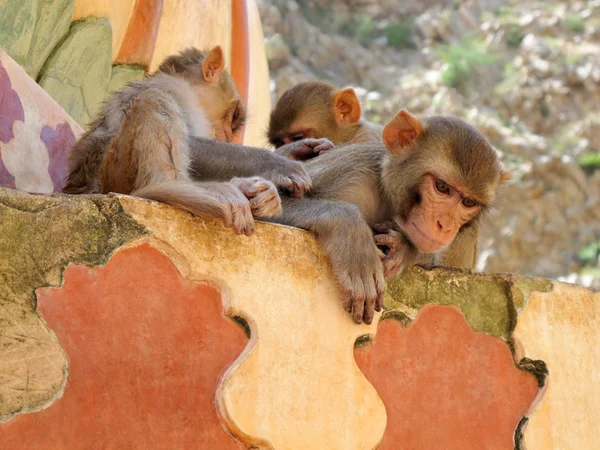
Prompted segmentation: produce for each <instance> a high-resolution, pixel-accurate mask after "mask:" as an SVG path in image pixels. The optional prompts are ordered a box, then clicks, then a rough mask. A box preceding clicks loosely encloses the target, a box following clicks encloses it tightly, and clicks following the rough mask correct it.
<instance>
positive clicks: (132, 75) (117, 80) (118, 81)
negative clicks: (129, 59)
mask: <svg viewBox="0 0 600 450" xmlns="http://www.w3.org/2000/svg"><path fill="white" fill-rule="evenodd" d="M145 74H146V72H144V69H142V68H140V67H137V66H129V65H125V64H123V65H118V66H113V69H112V75H111V77H110V83H109V84H108V92H109V93H111V92H114V91H118V90H119V89H122V88H124V87H125V86H126V85H127V83H129V82H131V81H135V80H141V79H142V78H144V76H145Z"/></svg>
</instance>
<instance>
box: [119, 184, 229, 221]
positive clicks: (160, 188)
mask: <svg viewBox="0 0 600 450" xmlns="http://www.w3.org/2000/svg"><path fill="white" fill-rule="evenodd" d="M131 195H135V196H136V197H141V198H146V199H149V200H156V201H159V202H163V203H167V204H169V205H172V206H176V207H179V208H182V209H184V210H186V211H188V212H191V213H192V214H194V215H195V216H200V217H208V218H215V217H218V218H221V219H224V220H227V217H228V214H227V210H226V208H225V205H224V204H223V203H222V202H220V201H219V199H218V198H217V197H216V196H215V195H214V194H212V193H211V191H210V190H209V189H205V188H203V187H202V186H200V185H199V184H198V183H194V182H191V181H169V182H164V183H157V184H152V185H149V186H144V187H142V188H140V189H137V190H135V191H133V192H132V193H131Z"/></svg>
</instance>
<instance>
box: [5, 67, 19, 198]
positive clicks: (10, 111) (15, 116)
mask: <svg viewBox="0 0 600 450" xmlns="http://www.w3.org/2000/svg"><path fill="white" fill-rule="evenodd" d="M17 120H20V121H21V122H24V121H25V111H24V110H23V104H22V103H21V99H20V98H19V94H17V91H15V90H14V89H13V88H12V87H11V83H10V77H9V76H8V72H7V71H6V69H5V68H4V67H3V66H2V64H0V142H2V143H4V144H7V143H8V142H9V141H10V140H11V139H13V138H14V137H15V135H14V133H13V124H14V123H15V122H16V121H17ZM0 148H1V146H0ZM0 186H3V187H10V188H15V187H16V186H15V177H14V176H13V175H12V174H11V173H10V172H9V171H8V169H7V168H6V166H5V165H4V162H2V154H1V153H0Z"/></svg>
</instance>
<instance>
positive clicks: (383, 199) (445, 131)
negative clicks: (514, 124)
mask: <svg viewBox="0 0 600 450" xmlns="http://www.w3.org/2000/svg"><path fill="white" fill-rule="evenodd" d="M382 138H383V142H382V143H366V144H351V145H348V146H344V147H340V148H336V149H334V150H331V151H328V152H326V153H325V154H324V155H322V156H319V157H318V158H313V159H310V160H308V161H307V162H306V163H305V165H306V167H307V168H308V173H309V174H310V176H311V178H312V181H313V188H312V190H311V191H310V192H308V193H307V196H306V197H305V198H302V199H299V198H289V197H282V202H283V213H282V215H280V216H278V217H277V218H275V219H272V221H275V222H278V223H283V224H287V225H293V226H297V227H300V228H305V229H307V230H310V231H312V232H314V233H315V234H316V236H317V240H318V241H319V242H320V244H321V245H322V247H323V249H324V251H325V252H326V254H327V255H328V257H329V259H330V261H331V265H332V268H333V271H334V274H335V276H336V277H337V279H338V281H339V283H340V285H341V287H342V290H343V292H344V300H343V306H344V308H345V309H346V310H347V311H349V312H352V315H353V318H354V321H355V322H357V323H361V322H363V321H364V322H365V323H371V322H372V320H373V316H374V312H375V311H380V310H381V309H382V307H383V296H384V291H385V275H388V276H391V275H393V274H394V273H396V272H398V271H399V270H402V269H403V268H406V267H410V266H412V265H414V264H417V263H418V264H422V265H432V264H436V263H437V259H438V258H439V257H440V256H442V255H443V254H444V252H449V251H460V249H455V248H453V247H454V246H461V245H463V244H464V241H463V236H464V235H468V234H469V233H470V230H471V228H472V227H473V226H474V225H475V224H476V223H477V221H478V219H479V218H480V217H481V216H482V215H483V214H485V212H486V211H487V210H488V208H490V207H491V206H492V204H493V202H494V198H495V193H496V190H497V188H498V186H499V184H500V183H501V182H503V181H504V180H505V179H507V178H508V176H507V174H506V173H504V172H503V171H502V168H501V166H500V163H499V161H498V156H497V154H496V151H495V150H494V149H493V148H492V146H491V145H489V144H488V142H487V141H486V140H485V138H484V137H483V136H482V135H481V134H480V133H479V132H478V131H477V130H476V129H475V128H473V127H472V126H470V125H468V124H467V123H466V122H464V121H462V120H460V119H458V118H455V117H448V116H433V117H429V118H423V119H418V118H417V117H415V116H413V115H412V114H410V113H408V112H407V111H404V110H402V111H400V113H398V115H396V117H394V118H393V119H392V120H391V121H390V122H389V123H388V124H387V125H386V126H385V128H384V129H383V133H382ZM378 224H380V225H378ZM381 224H382V225H381ZM372 227H376V228H377V229H378V233H379V234H377V235H376V236H375V239H373V234H372ZM377 245H385V246H387V247H388V248H389V249H390V251H389V253H388V254H387V255H384V254H382V252H381V251H380V250H379V249H378V248H377Z"/></svg>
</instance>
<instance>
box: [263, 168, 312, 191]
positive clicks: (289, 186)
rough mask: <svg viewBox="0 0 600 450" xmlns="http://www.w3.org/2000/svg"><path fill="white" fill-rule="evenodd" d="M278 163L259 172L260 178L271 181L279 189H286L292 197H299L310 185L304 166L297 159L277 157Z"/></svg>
mask: <svg viewBox="0 0 600 450" xmlns="http://www.w3.org/2000/svg"><path fill="white" fill-rule="evenodd" d="M277 159H279V160H280V164H278V166H277V167H274V168H273V167H272V166H271V167H270V170H268V171H265V172H263V173H260V174H259V175H260V176H261V177H262V178H266V179H267V180H269V181H271V182H273V184H274V185H275V186H277V187H278V188H279V189H283V190H286V191H288V192H289V193H290V195H291V196H292V197H296V198H301V197H302V195H304V193H305V192H306V191H308V190H309V189H310V188H311V187H312V182H311V179H310V175H309V174H308V172H307V171H306V167H304V164H302V163H301V162H299V161H289V160H287V159H283V158H277Z"/></svg>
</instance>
